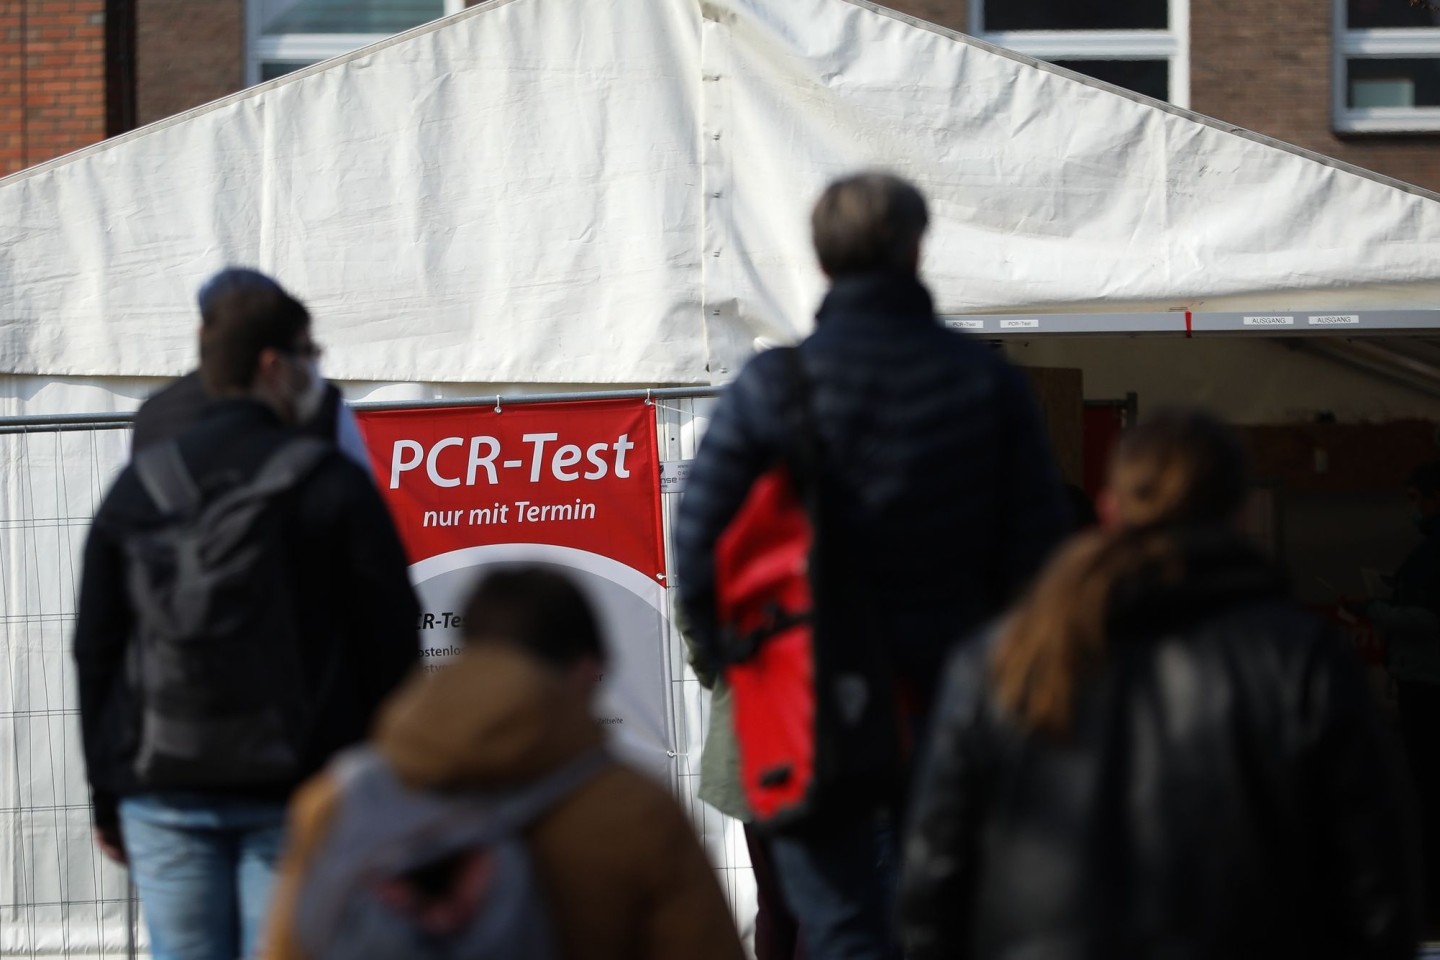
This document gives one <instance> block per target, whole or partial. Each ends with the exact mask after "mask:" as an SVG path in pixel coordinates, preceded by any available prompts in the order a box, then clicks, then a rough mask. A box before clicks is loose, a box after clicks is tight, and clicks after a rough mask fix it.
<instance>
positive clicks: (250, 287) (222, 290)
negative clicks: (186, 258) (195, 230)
mask: <svg viewBox="0 0 1440 960" xmlns="http://www.w3.org/2000/svg"><path fill="white" fill-rule="evenodd" d="M199 301H200V378H201V380H202V381H203V382H204V384H205V389H206V390H207V391H208V392H209V393H211V394H214V395H217V396H218V395H223V394H226V393H232V392H235V391H243V390H248V389H250V387H252V386H254V384H255V372H256V370H257V368H258V367H259V364H260V354H261V352H262V351H264V350H267V349H274V350H290V349H291V348H293V347H294V346H295V342H296V340H298V339H299V338H300V335H301V334H302V333H304V332H305V331H306V330H307V329H309V327H310V313H309V311H307V310H306V309H305V307H304V305H303V304H301V303H300V301H299V300H296V299H295V298H294V297H292V296H290V294H288V293H286V292H285V290H284V288H283V287H281V286H280V284H278V283H276V282H275V281H274V280H272V279H271V278H269V277H267V276H265V274H263V273H260V272H258V271H256V270H247V269H244V268H240V267H230V268H227V269H225V270H221V271H220V272H219V273H217V274H215V276H213V277H211V278H210V279H209V280H208V281H206V283H205V285H204V286H203V287H201V288H200V295H199Z"/></svg>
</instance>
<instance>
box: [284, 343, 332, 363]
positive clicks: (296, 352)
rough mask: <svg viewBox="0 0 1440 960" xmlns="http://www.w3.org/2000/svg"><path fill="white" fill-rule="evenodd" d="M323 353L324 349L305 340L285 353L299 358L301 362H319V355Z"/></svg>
mask: <svg viewBox="0 0 1440 960" xmlns="http://www.w3.org/2000/svg"><path fill="white" fill-rule="evenodd" d="M324 352H325V348H324V347H322V346H320V344H318V343H316V342H315V341H313V340H306V341H305V342H304V343H300V344H296V345H295V346H293V347H291V348H290V349H288V350H286V351H285V353H288V354H289V355H290V356H292V357H299V358H300V359H301V360H319V359H320V354H322V353H324Z"/></svg>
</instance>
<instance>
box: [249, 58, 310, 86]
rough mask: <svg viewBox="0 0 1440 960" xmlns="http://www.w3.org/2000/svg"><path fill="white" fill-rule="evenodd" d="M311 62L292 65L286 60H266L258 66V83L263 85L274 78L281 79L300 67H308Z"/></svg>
mask: <svg viewBox="0 0 1440 960" xmlns="http://www.w3.org/2000/svg"><path fill="white" fill-rule="evenodd" d="M313 62H314V61H306V62H304V63H292V62H290V61H288V60H287V61H279V60H267V61H266V62H264V63H262V64H260V82H261V83H264V82H265V81H266V80H274V79H275V78H276V77H283V76H285V74H287V73H294V72H295V71H296V70H299V69H300V68H301V67H308V66H310V64H311V63H313Z"/></svg>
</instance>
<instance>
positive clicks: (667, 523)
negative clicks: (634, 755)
mask: <svg viewBox="0 0 1440 960" xmlns="http://www.w3.org/2000/svg"><path fill="white" fill-rule="evenodd" d="M697 393H700V391H693V390H687V391H658V390H657V391H651V392H649V393H646V394H644V395H646V396H647V397H649V398H650V399H651V402H652V403H653V405H654V407H655V414H656V418H657V419H656V424H657V428H658V431H657V432H658V438H659V445H660V455H661V458H662V460H665V461H671V462H678V461H687V460H689V459H690V458H692V457H693V456H694V454H695V449H696V446H697V444H698V442H699V439H700V435H701V433H703V430H704V426H705V423H706V422H707V420H706V418H707V415H708V412H709V409H710V406H711V405H712V404H713V402H714V401H713V399H711V398H708V397H705V396H696V394H697ZM677 394H680V395H679V396H677ZM611 395H614V394H610V393H607V396H611ZM635 395H636V396H639V395H641V394H639V393H637V394H635ZM528 399H529V400H532V401H533V400H534V399H536V398H528ZM493 402H494V399H493V398H491V399H487V400H484V401H477V403H487V404H489V403H493ZM505 402H506V404H512V403H523V402H527V401H526V399H514V400H511V399H509V398H507V399H506V400H505ZM417 406H420V405H419V404H417ZM52 419H55V420H56V421H57V422H52V423H47V424H45V425H35V426H32V427H29V428H25V429H21V428H18V427H16V426H15V425H14V424H13V423H10V424H4V425H3V426H4V429H0V958H6V960H8V958H24V960H50V958H61V957H63V958H110V957H126V956H129V957H134V956H137V955H143V954H144V953H145V944H144V932H143V929H141V926H140V924H139V922H138V910H137V908H136V903H135V901H134V898H133V892H132V889H131V888H130V886H129V884H128V881H127V878H126V875H125V872H124V870H122V869H121V868H119V867H117V866H115V865H114V864H112V863H110V862H109V861H108V860H106V859H105V858H104V857H102V856H101V855H100V853H99V852H98V850H96V848H95V846H94V844H93V843H92V840H91V835H90V818H89V798H88V792H87V789H86V784H85V775H84V760H83V754H82V751H81V743H80V727H79V708H78V701H77V695H76V689H75V678H74V669H73V666H72V661H71V657H70V636H71V633H72V630H73V624H74V621H75V614H76V598H77V595H78V590H79V583H80V573H81V567H82V557H83V551H84V544H85V537H86V533H87V532H88V530H89V526H90V522H91V518H92V517H93V516H94V513H95V510H96V508H97V507H98V506H99V503H100V500H101V498H102V496H103V495H104V493H105V491H106V489H108V487H109V484H110V482H111V481H112V480H113V478H114V476H115V475H116V473H118V472H119V470H120V468H121V467H122V466H123V465H124V463H125V461H126V459H127V457H128V454H129V446H130V432H129V430H128V429H124V428H123V427H124V423H123V422H117V421H120V420H121V419H122V418H117V417H115V416H113V415H107V416H105V417H95V418H90V419H88V420H87V419H86V418H84V417H67V418H63V419H62V418H52ZM678 503H679V491H678V490H673V491H669V492H666V493H664V494H662V510H663V516H664V529H665V558H666V569H667V570H670V571H672V580H671V582H670V583H669V584H668V587H669V589H668V591H667V592H668V594H669V597H670V601H671V603H672V605H673V604H674V602H675V596H676V593H675V582H674V580H673V570H674V556H673V552H672V550H671V544H670V529H671V524H672V520H673V517H674V513H675V509H676V506H677V505H678ZM672 614H673V606H672ZM673 622H674V617H673V615H672V617H671V623H670V624H667V626H666V629H667V631H668V635H667V637H666V641H667V650H668V656H669V657H670V676H671V677H672V678H673V679H672V681H671V696H670V706H671V710H672V719H673V723H672V729H673V730H674V731H675V743H674V745H673V750H674V752H675V788H676V793H677V796H678V798H679V799H680V801H681V803H682V804H683V805H684V806H685V808H686V810H687V811H688V812H689V814H690V816H691V818H692V821H693V822H694V824H695V827H696V830H697V831H698V833H699V834H700V838H701V841H702V843H703V844H704V846H705V849H706V851H707V853H708V854H709V855H710V857H711V859H712V861H713V862H714V864H715V866H716V868H717V871H718V873H719V878H720V880H721V883H722V886H723V888H724V890H725V893H726V896H727V897H728V899H729V901H730V903H731V906H732V909H733V910H734V912H735V915H736V919H737V922H738V923H739V924H740V926H741V929H742V932H744V933H745V934H746V935H747V937H748V935H749V934H750V932H751V927H752V926H753V924H752V922H751V921H752V918H753V916H754V909H755V908H754V902H755V897H754V884H753V881H752V879H751V875H750V863H749V856H748V853H747V852H746V849H745V842H744V837H743V833H742V831H741V830H740V828H739V825H738V824H737V823H736V822H735V821H733V820H730V819H729V818H727V817H723V816H721V815H720V814H719V813H718V812H717V811H715V810H714V809H713V808H711V807H709V806H708V805H706V804H704V803H702V802H701V801H700V800H699V798H698V795H697V792H698V789H699V779H700V777H699V775H700V750H701V747H702V744H703V738H704V732H705V723H706V721H707V719H708V716H707V715H708V706H709V698H708V695H707V694H705V693H704V692H703V691H702V690H701V689H700V686H699V683H698V681H696V679H695V676H694V674H693V672H691V671H690V668H689V666H688V664H687V662H686V659H685V650H684V643H683V639H682V638H681V636H680V634H679V631H678V630H676V629H674V627H673V626H672V625H671V624H673Z"/></svg>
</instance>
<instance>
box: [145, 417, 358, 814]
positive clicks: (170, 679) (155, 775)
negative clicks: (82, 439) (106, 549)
mask: <svg viewBox="0 0 1440 960" xmlns="http://www.w3.org/2000/svg"><path fill="white" fill-rule="evenodd" d="M333 449H334V447H333V446H332V445H330V444H326V443H322V442H321V441H319V440H315V439H311V438H308V437H298V436H297V437H294V438H291V439H289V440H287V441H285V442H284V443H282V444H281V445H280V446H279V447H278V448H277V449H276V450H275V452H274V453H272V454H271V455H270V456H269V458H268V459H267V460H266V461H265V462H264V463H263V464H262V465H261V466H260V468H259V470H257V471H256V472H255V473H254V475H253V476H250V477H248V478H247V477H243V476H238V475H225V476H221V477H217V478H211V479H210V481H209V482H208V483H207V486H206V488H205V489H204V490H202V489H201V488H200V487H199V486H198V485H197V484H196V482H195V480H194V478H193V477H192V476H191V475H190V472H189V470H188V469H187V468H186V466H185V462H184V460H183V459H182V458H181V456H180V448H179V447H178V446H177V445H176V443H175V442H174V441H173V440H172V441H167V442H165V443H159V444H156V445H154V446H151V447H148V448H146V449H145V450H142V451H141V452H140V453H139V454H137V455H136V457H135V462H134V469H135V472H136V475H137V477H138V478H139V480H140V483H141V485H142V486H143V487H144V488H145V491H146V492H147V493H148V494H149V495H150V498H151V500H153V501H154V503H155V505H156V506H157V507H158V508H159V513H160V515H159V517H158V519H156V520H155V521H154V522H151V523H147V524H144V525H136V526H130V527H129V528H127V529H124V530H121V531H120V542H121V544H122V545H123V548H124V550H125V554H126V559H127V563H126V588H127V593H128V595H129V598H130V602H131V606H132V607H133V609H134V612H135V624H134V635H133V636H134V642H133V643H132V644H131V645H130V648H129V651H128V656H129V660H128V671H129V676H130V681H131V685H132V687H133V689H134V690H135V691H136V693H137V694H138V696H139V700H140V729H139V743H138V745H137V751H136V755H135V761H134V770H135V775H136V777H137V778H138V779H139V781H140V782H141V783H142V784H144V785H145V786H147V787H151V788H155V789H189V788H200V789H205V788H210V789H215V788H235V787H245V786H249V785H273V784H284V783H290V782H293V781H295V780H296V779H297V778H299V777H301V776H303V775H304V774H305V773H306V767H305V763H306V760H305V751H306V746H307V741H308V738H309V731H310V727H311V725H312V719H313V718H312V713H313V709H312V706H311V700H312V697H311V696H310V695H308V693H307V690H306V689H305V688H304V686H303V678H304V677H305V674H306V671H305V665H304V664H303V663H302V662H301V655H302V650H303V639H304V638H302V637H300V636H299V623H298V603H299V602H300V599H301V598H299V597H297V596H296V595H295V583H294V576H293V571H292V569H291V565H290V558H289V557H288V555H287V552H286V551H287V548H286V538H285V530H284V523H285V520H286V518H285V517H284V516H282V515H281V513H280V511H278V510H276V509H275V503H276V500H277V499H278V498H279V497H281V496H283V495H284V494H286V493H288V492H289V491H291V490H294V489H295V488H296V487H297V486H298V485H299V484H300V483H301V482H302V481H303V480H304V479H305V477H306V476H308V475H309V474H310V472H311V471H312V470H314V469H315V467H316V466H317V465H318V464H319V463H320V461H321V460H322V459H324V457H325V456H326V455H327V454H328V453H330V452H331V451H332V450H333Z"/></svg>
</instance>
